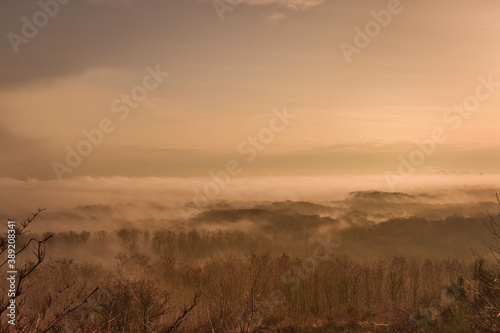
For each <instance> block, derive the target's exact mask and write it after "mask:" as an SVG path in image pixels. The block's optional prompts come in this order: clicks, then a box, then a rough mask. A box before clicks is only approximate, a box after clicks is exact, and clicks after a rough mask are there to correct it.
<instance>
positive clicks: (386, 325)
mask: <svg viewBox="0 0 500 333" xmlns="http://www.w3.org/2000/svg"><path fill="white" fill-rule="evenodd" d="M35 217H36V215H35V216H34V217H33V218H30V219H28V220H25V221H24V222H22V223H20V224H19V225H18V226H17V230H16V231H17V233H16V237H17V239H16V243H17V252H18V258H19V259H18V262H19V264H18V271H19V274H18V285H17V290H16V304H17V316H16V332H181V331H182V332H422V331H426V332H498V331H500V317H499V315H500V262H499V261H498V257H497V256H496V255H497V254H498V251H499V248H498V244H500V242H498V241H499V240H500V235H499V232H500V228H499V225H498V224H497V222H496V221H495V219H493V218H491V219H490V221H489V222H488V223H487V229H488V230H489V232H490V234H491V235H492V236H493V240H495V239H496V242H492V243H489V244H488V248H487V250H485V251H484V255H483V256H481V255H479V254H476V255H475V256H474V258H473V260H458V259H435V258H434V259H425V258H423V257H415V256H401V255H399V256H376V257H370V258H362V257H354V256H350V255H348V254H346V253H343V252H342V251H341V247H340V248H339V245H340V244H337V243H335V241H334V240H335V239H333V240H332V239H330V238H329V237H327V236H326V235H325V236H323V237H320V238H308V239H294V237H293V235H292V236H290V235H288V236H282V237H280V236H278V235H273V234H271V235H268V236H264V235H258V234H254V233H246V232H243V231H235V230H224V231H222V230H212V231H207V230H205V231H203V230H202V231H191V232H182V233H176V232H173V231H168V230H156V231H151V230H137V229H121V230H117V231H115V232H106V231H98V232H85V231H84V232H64V233H55V234H53V236H52V234H45V235H34V234H30V233H29V232H28V230H29V226H30V224H31V223H33V221H34V218H35ZM0 245H1V246H0V249H1V250H2V256H3V257H2V261H1V262H2V263H3V265H2V269H4V271H7V269H6V265H5V264H6V262H5V261H4V260H5V259H6V258H7V256H6V253H7V252H6V248H7V240H6V239H5V238H4V239H2V242H1V244H0ZM24 245H26V247H24ZM23 248H24V250H23ZM30 251H31V252H30ZM46 253H49V256H48V257H46ZM21 263H22V264H21ZM8 301H9V299H8V298H7V295H6V294H3V295H2V298H1V299H0V311H1V312H2V314H1V315H2V331H3V332H9V331H14V330H13V329H12V327H11V326H10V325H9V324H8V323H7V322H6V319H8V318H7V317H6V313H7V312H8V310H7V305H8Z"/></svg>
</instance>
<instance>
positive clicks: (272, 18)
mask: <svg viewBox="0 0 500 333" xmlns="http://www.w3.org/2000/svg"><path fill="white" fill-rule="evenodd" d="M285 18H287V16H286V15H285V14H283V13H273V14H271V15H269V16H268V17H267V23H271V24H272V23H277V22H279V21H281V20H284V19H285Z"/></svg>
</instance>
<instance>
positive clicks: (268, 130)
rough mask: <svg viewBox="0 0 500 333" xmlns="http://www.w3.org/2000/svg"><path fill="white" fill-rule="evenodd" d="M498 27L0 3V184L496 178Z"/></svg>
mask: <svg viewBox="0 0 500 333" xmlns="http://www.w3.org/2000/svg"><path fill="white" fill-rule="evenodd" d="M43 8H45V11H46V12H48V13H49V14H50V15H48V14H43V12H42V11H43V10H44V9H43ZM387 14H389V16H387ZM376 17H378V20H379V21H376V20H377V19H376ZM380 20H381V21H380ZM377 22H382V23H377ZM498 22H500V3H499V2H498V1H493V0H481V1H465V0H453V1H451V0H443V1H426V0H413V1H408V0H402V1H400V2H399V1H396V0H391V1H361V0H349V1H348V0H331V1H328V0H309V1H308V0H242V1H215V2H214V1H211V0H183V1H179V0H177V1H174V0H148V1H142V0H123V1H120V0H71V1H67V0H64V1H63V0H60V2H56V1H55V0H42V1H40V2H27V1H4V2H2V4H0V32H1V33H2V36H3V37H2V38H1V39H0V43H1V47H0V59H1V60H2V61H1V63H2V65H1V66H0V151H1V154H0V177H4V178H13V179H18V180H27V179H35V180H40V181H65V180H71V179H78V178H79V177H96V178H98V177H138V178H144V177H174V178H175V177H177V178H178V177H208V176H209V173H210V172H218V171H219V170H226V168H227V164H228V162H229V161H236V162H237V163H238V165H239V166H240V167H241V169H242V170H240V171H242V175H243V176H245V177H273V176H287V177H288V176H289V177H293V176H301V177H302V176H342V175H382V176H383V175H387V173H390V174H391V175H395V176H396V177H400V176H401V174H402V173H404V172H402V170H403V171H404V170H405V169H404V167H402V168H401V164H402V163H403V164H404V163H405V162H404V161H406V164H407V163H410V164H411V165H412V166H411V167H410V168H412V171H411V173H412V174H413V173H414V174H439V175H444V174H459V175H460V174H470V175H481V174H485V175H488V174H493V175H496V174H498V173H499V169H498V165H499V162H500V157H499V156H500V154H499V152H500V146H499V144H498V142H499V139H500V132H499V131H498V130H497V129H498V123H499V120H500V114H499V112H498V110H499V107H500V63H499V62H498V59H500V43H498V41H499V40H500V39H499V37H500V25H499V23H498ZM34 23H37V25H38V26H36V25H34ZM366 29H368V34H367V32H366V31H367V30H366ZM370 29H372V30H370ZM360 31H361V33H360ZM146 88H147V89H146ZM497 90H498V91H497ZM134 94H135V95H134ZM127 96H128V98H129V99H128V102H127ZM131 96H132V97H131ZM134 96H135V97H134ZM476 102H477V103H476ZM464 103H465V109H466V110H465V111H464V106H463V105H462V107H461V108H462V109H461V111H459V110H460V106H459V105H460V104H464ZM467 103H469V104H467ZM457 105H458V106H457ZM454 106H455V108H454ZM467 110H471V111H467ZM284 115H285V116H284ZM436 131H437V134H436ZM84 132H85V133H87V136H86V135H85V134H84ZM88 133H93V134H88ZM92 135H94V136H92ZM88 136H90V137H91V138H93V142H91V141H92V140H91V139H89V138H88ZM252 137H253V138H254V140H253V141H252ZM436 138H437V139H436ZM255 140H257V141H255ZM429 140H431V141H429ZM416 142H421V143H422V142H424V143H425V142H427V146H425V145H424V146H423V147H424V148H419V147H420V146H419V145H418V144H417V143H416ZM429 142H430V143H429ZM425 147H427V148H425ZM416 150H419V151H420V152H418V151H417V152H415V151H416ZM69 151H72V152H73V153H69ZM75 154H77V155H78V156H75ZM68 155H71V156H70V157H68ZM412 159H413V160H412ZM412 161H413V162H412ZM405 176H406V175H405Z"/></svg>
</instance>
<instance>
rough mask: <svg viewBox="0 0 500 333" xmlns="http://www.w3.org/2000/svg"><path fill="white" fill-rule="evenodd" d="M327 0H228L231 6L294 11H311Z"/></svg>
mask: <svg viewBox="0 0 500 333" xmlns="http://www.w3.org/2000/svg"><path fill="white" fill-rule="evenodd" d="M324 1H325V0H228V1H226V2H227V3H228V4H230V5H239V4H244V5H252V6H268V5H277V6H280V7H285V8H288V9H294V10H303V9H309V8H312V7H316V6H319V5H321V4H322V3H323V2H324Z"/></svg>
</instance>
